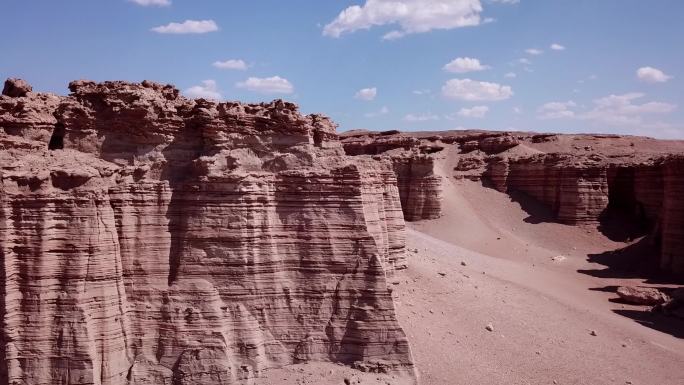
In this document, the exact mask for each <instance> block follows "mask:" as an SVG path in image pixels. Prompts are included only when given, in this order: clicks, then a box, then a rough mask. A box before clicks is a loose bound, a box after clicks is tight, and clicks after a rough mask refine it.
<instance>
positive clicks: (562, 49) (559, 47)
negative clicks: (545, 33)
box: [549, 43, 565, 51]
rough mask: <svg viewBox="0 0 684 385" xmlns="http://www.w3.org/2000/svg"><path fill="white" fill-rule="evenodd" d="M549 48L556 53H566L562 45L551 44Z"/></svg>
mask: <svg viewBox="0 0 684 385" xmlns="http://www.w3.org/2000/svg"><path fill="white" fill-rule="evenodd" d="M549 48H551V49H552V50H554V51H565V46H564V45H560V44H558V43H553V44H551V46H550V47H549Z"/></svg>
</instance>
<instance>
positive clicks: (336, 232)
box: [0, 81, 413, 385]
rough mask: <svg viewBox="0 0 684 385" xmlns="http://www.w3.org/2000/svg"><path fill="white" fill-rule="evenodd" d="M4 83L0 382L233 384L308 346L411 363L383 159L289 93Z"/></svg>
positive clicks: (395, 200) (393, 196)
mask: <svg viewBox="0 0 684 385" xmlns="http://www.w3.org/2000/svg"><path fill="white" fill-rule="evenodd" d="M69 88H70V90H71V94H70V95H69V96H67V97H60V96H55V95H49V94H39V93H32V92H28V93H26V94H24V95H19V96H9V95H7V96H0V149H1V151H0V183H1V184H0V260H1V261H2V263H3V265H2V269H0V274H1V276H0V282H1V283H2V285H1V286H0V290H1V292H0V301H2V302H0V316H1V317H0V322H1V324H0V326H1V328H2V333H3V339H2V343H0V383H9V384H45V385H47V384H102V385H104V384H107V385H109V384H112V385H113V384H209V385H211V384H217V385H218V384H231V383H234V382H236V381H238V380H240V379H245V378H249V377H253V376H257V375H258V374H259V372H260V371H261V370H263V369H265V368H269V367H277V366H281V365H285V364H290V363H296V362H306V361H334V362H341V363H347V364H352V363H354V362H358V361H361V362H367V363H372V364H373V365H374V367H379V368H381V370H384V371H388V372H395V373H400V372H401V373H407V374H408V375H412V373H413V364H412V359H411V353H410V349H409V346H408V343H407V340H406V336H405V335H404V332H403V331H402V329H401V328H400V326H399V324H398V323H397V321H396V317H395V313H394V305H393V302H392V298H391V292H390V290H389V289H388V286H387V281H386V277H387V276H388V275H391V274H392V273H393V271H394V269H398V268H403V267H405V266H406V264H407V261H406V256H405V243H404V220H403V215H402V207H401V199H400V194H399V188H398V187H397V176H396V173H395V170H394V166H393V164H392V162H391V161H389V160H387V161H378V160H373V159H370V158H367V157H351V156H348V155H346V154H345V153H344V151H343V149H342V146H341V144H340V142H339V141H338V138H337V134H336V133H335V126H334V124H333V123H332V122H331V121H330V120H329V119H327V118H326V117H323V116H320V115H309V116H302V115H301V114H299V112H298V111H297V107H296V106H295V105H294V104H291V103H287V102H283V101H274V102H272V103H268V104H249V105H248V104H241V103H231V102H227V103H217V102H211V101H205V100H197V101H191V100H187V99H185V98H183V97H180V96H179V93H178V91H177V90H176V89H175V88H174V87H172V86H168V85H160V84H156V83H152V82H143V83H141V84H135V83H126V82H105V83H94V82H89V81H76V82H72V83H71V84H70V85H69Z"/></svg>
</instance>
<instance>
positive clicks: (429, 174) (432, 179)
mask: <svg viewBox="0 0 684 385" xmlns="http://www.w3.org/2000/svg"><path fill="white" fill-rule="evenodd" d="M391 159H392V164H393V168H394V172H395V174H396V177H397V186H398V187H399V196H400V198H401V207H402V210H403V212H404V219H406V220H407V221H418V220H424V219H435V218H439V216H440V214H441V212H442V208H441V207H442V178H441V177H440V176H439V175H436V174H435V162H434V159H433V158H432V157H430V156H428V155H417V154H412V155H411V156H393V157H392V158H391Z"/></svg>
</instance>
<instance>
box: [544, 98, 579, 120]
mask: <svg viewBox="0 0 684 385" xmlns="http://www.w3.org/2000/svg"><path fill="white" fill-rule="evenodd" d="M575 106H577V104H576V103H575V102H573V101H572V100H569V101H567V102H549V103H546V104H544V105H542V106H541V107H539V109H538V110H537V113H538V115H537V118H538V119H544V120H545V119H562V118H572V117H574V116H575V111H573V110H572V109H571V108H574V107H575Z"/></svg>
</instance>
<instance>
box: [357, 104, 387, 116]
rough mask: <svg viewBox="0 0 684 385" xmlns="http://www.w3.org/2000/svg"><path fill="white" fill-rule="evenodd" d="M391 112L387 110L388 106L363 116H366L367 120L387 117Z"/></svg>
mask: <svg viewBox="0 0 684 385" xmlns="http://www.w3.org/2000/svg"><path fill="white" fill-rule="evenodd" d="M389 112H390V110H389V108H387V106H382V108H381V109H379V110H378V111H374V112H367V113H365V114H363V116H365V117H367V118H375V117H378V116H382V115H387V114H389Z"/></svg>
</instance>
